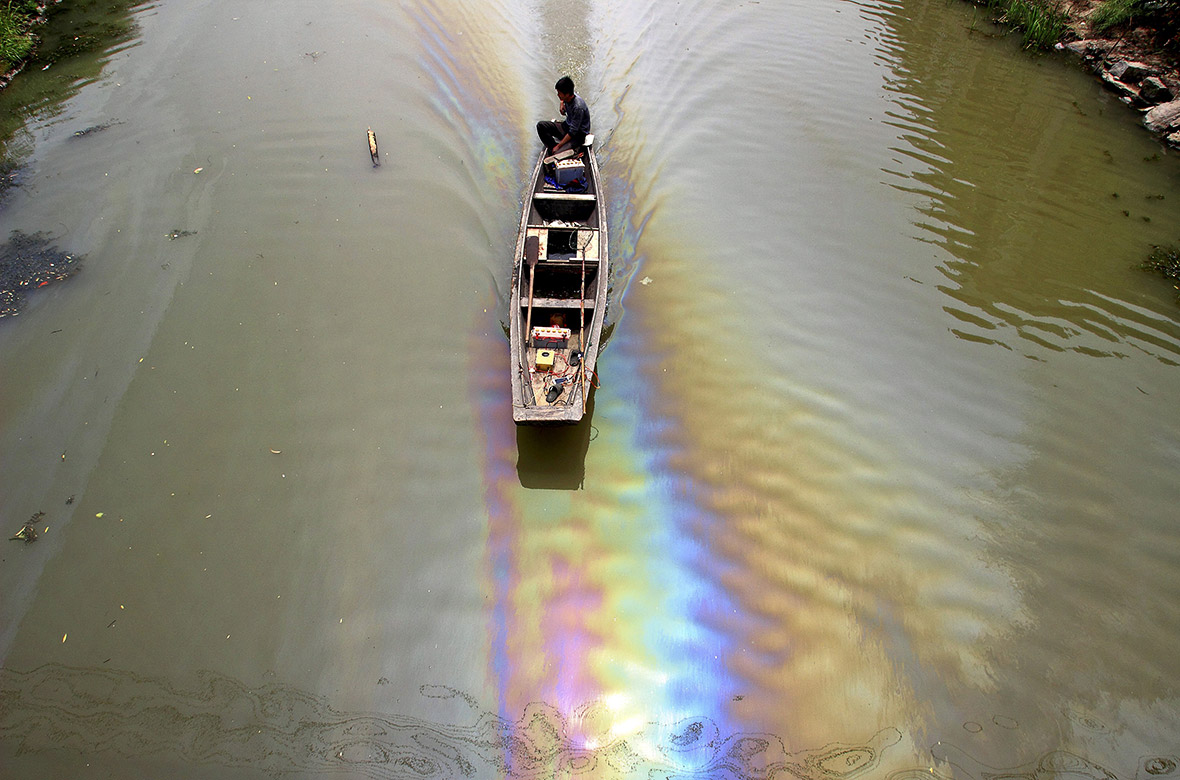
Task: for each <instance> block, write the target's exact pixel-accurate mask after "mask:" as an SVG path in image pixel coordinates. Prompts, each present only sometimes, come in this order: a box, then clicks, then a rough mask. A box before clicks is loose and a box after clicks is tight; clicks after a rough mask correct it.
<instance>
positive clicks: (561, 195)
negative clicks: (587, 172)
mask: <svg viewBox="0 0 1180 780" xmlns="http://www.w3.org/2000/svg"><path fill="white" fill-rule="evenodd" d="M597 199H598V196H597V195H591V194H589V193H585V192H579V193H574V192H538V193H536V194H535V195H533V200H567V201H568V200H581V201H594V200H597Z"/></svg>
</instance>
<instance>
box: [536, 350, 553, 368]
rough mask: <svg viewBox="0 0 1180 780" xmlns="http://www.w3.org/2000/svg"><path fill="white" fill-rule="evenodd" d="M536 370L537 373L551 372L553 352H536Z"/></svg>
mask: <svg viewBox="0 0 1180 780" xmlns="http://www.w3.org/2000/svg"><path fill="white" fill-rule="evenodd" d="M537 370H538V371H552V370H553V350H551V349H539V350H537Z"/></svg>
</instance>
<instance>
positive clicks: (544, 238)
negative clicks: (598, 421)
mask: <svg viewBox="0 0 1180 780" xmlns="http://www.w3.org/2000/svg"><path fill="white" fill-rule="evenodd" d="M571 160H572V162H571ZM579 164H580V165H581V169H580V170H579V167H578V166H579ZM579 173H580V174H581V175H580V179H581V181H582V182H584V186H583V185H582V184H581V183H579V182H578V178H579ZM546 174H551V175H552V178H550V181H549V182H547V181H546V178H547V176H546ZM570 177H573V178H574V184H572V185H570V184H565V186H564V187H563V186H561V185H558V186H554V184H553V183H552V182H554V181H559V180H560V181H561V182H563V184H564V183H565V182H566V181H567V180H568V179H569V178H570ZM607 246H608V241H607V230H606V214H605V201H604V198H603V192H602V179H601V178H600V177H599V175H598V160H597V158H596V157H595V155H594V136H587V137H586V147H585V149H584V151H583V152H582V153H581V156H580V158H569V157H567V158H566V159H564V160H556V161H554V160H552V159H547V158H546V156H545V153H544V152H542V154H541V155H540V156H538V158H537V164H536V166H535V167H534V168H533V177H532V186H531V187H530V189H529V191H528V194H527V195H526V196H525V199H524V208H523V213H522V214H521V217H520V232H519V234H518V235H517V237H516V256H515V257H516V259H515V262H514V263H513V271H512V295H511V299H510V303H509V310H508V322H509V327H508V330H509V339H510V340H511V350H510V352H511V358H510V362H511V380H512V419H513V421H515V422H516V423H517V424H518V425H561V424H572V423H576V422H578V421H580V420H581V419H582V417H583V416H584V415H585V413H586V399H587V397H588V395H589V393H590V392H591V390H592V385H593V382H594V379H595V375H594V367H595V365H596V364H597V362H598V350H599V346H600V340H599V339H600V337H601V335H602V322H603V318H604V317H605V316H606V290H607V282H608V278H607V277H608V270H609V261H608V257H607Z"/></svg>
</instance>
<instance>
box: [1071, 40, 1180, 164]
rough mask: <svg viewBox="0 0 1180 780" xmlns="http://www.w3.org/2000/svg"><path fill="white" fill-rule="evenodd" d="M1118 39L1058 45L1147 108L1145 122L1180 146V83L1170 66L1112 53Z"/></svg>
mask: <svg viewBox="0 0 1180 780" xmlns="http://www.w3.org/2000/svg"><path fill="white" fill-rule="evenodd" d="M1116 46H1117V43H1116V42H1115V41H1109V40H1100V39H1089V40H1080V41H1071V42H1070V43H1059V44H1057V48H1058V49H1060V50H1063V51H1069V52H1073V53H1074V54H1076V55H1078V56H1079V57H1081V58H1082V61H1083V62H1085V63H1086V65H1088V66H1089V67H1090V68H1091V69H1092V70H1093V71H1094V73H1095V74H1097V75H1098V77H1099V78H1100V79H1102V83H1103V84H1104V85H1106V88H1107V89H1109V90H1110V91H1112V92H1114V93H1115V94H1116V95H1118V97H1119V99H1120V100H1122V101H1123V102H1124V103H1126V104H1127V105H1129V106H1131V107H1132V108H1135V109H1137V110H1139V111H1142V112H1144V116H1143V124H1144V126H1145V127H1146V128H1147V129H1148V130H1150V131H1151V132H1152V133H1154V134H1156V135H1157V136H1159V137H1160V138H1162V139H1163V140H1164V141H1165V142H1167V143H1168V145H1170V146H1173V147H1175V148H1177V149H1180V94H1178V93H1180V86H1178V84H1177V81H1178V79H1177V77H1176V75H1175V74H1174V73H1172V72H1170V71H1169V69H1168V68H1166V67H1163V66H1160V65H1158V64H1153V63H1148V62H1142V61H1139V60H1134V59H1118V58H1115V57H1112V56H1111V55H1112V53H1113V51H1114V49H1115V47H1116Z"/></svg>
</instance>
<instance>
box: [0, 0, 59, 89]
mask: <svg viewBox="0 0 1180 780" xmlns="http://www.w3.org/2000/svg"><path fill="white" fill-rule="evenodd" d="M54 1H55V2H60V0H54ZM48 7H49V3H47V2H37V0H18V2H15V3H12V2H10V3H8V5H7V7H5V8H4V9H0V89H3V88H4V87H6V86H8V85H9V84H10V83H11V82H12V80H13V79H14V78H16V76H17V74H18V73H20V72H21V71H22V70H24V67H25V65H26V64H27V63H28V61H29V58H30V56H31V55H32V54H33V52H34V50H35V48H36V45H37V35H36V32H37V30H38V28H40V27H41V26H42V25H44V24H45V22H46V20H47V17H46V15H45V11H46V9H47V8H48Z"/></svg>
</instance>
